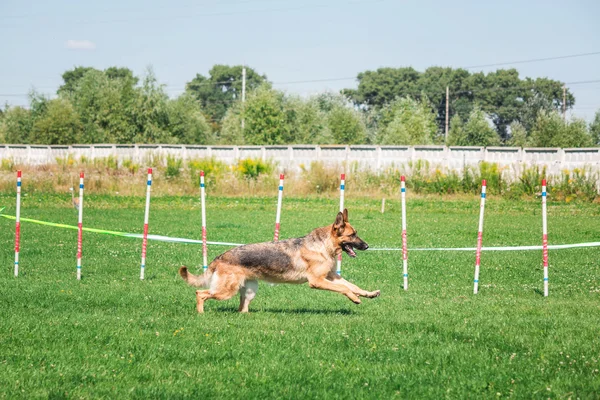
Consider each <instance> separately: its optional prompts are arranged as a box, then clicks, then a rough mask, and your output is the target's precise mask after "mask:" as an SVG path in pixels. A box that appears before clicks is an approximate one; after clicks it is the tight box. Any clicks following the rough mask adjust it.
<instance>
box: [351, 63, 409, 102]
mask: <svg viewBox="0 0 600 400" xmlns="http://www.w3.org/2000/svg"><path fill="white" fill-rule="evenodd" d="M419 78H420V73H419V71H417V70H415V69H414V68H412V67H408V68H379V69H377V70H376V71H365V72H361V73H359V74H358V76H357V80H358V88H357V89H344V90H343V91H342V93H343V94H344V95H346V96H348V97H349V98H350V100H352V101H353V102H354V103H355V104H357V105H364V106H367V107H375V108H377V107H383V106H384V105H385V104H387V103H389V102H391V101H393V100H394V99H396V98H398V97H406V96H414V95H415V94H418V93H420V92H421V90H420V88H419V86H418V81H419Z"/></svg>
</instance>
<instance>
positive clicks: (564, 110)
mask: <svg viewBox="0 0 600 400" xmlns="http://www.w3.org/2000/svg"><path fill="white" fill-rule="evenodd" d="M562 106H563V109H562V112H563V122H566V121H567V85H563V104H562Z"/></svg>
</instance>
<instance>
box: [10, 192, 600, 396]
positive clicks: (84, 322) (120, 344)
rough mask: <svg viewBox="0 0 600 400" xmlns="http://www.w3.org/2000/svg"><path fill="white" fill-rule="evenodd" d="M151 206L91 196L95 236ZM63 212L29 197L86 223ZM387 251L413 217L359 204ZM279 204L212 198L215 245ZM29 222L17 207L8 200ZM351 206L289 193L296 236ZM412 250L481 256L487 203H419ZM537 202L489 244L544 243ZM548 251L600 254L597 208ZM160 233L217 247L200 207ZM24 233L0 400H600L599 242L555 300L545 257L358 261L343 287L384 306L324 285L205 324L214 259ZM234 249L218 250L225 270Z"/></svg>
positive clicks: (371, 237) (555, 219)
mask: <svg viewBox="0 0 600 400" xmlns="http://www.w3.org/2000/svg"><path fill="white" fill-rule="evenodd" d="M143 202H144V199H143V198H117V197H95V196H92V195H90V196H88V197H87V198H86V209H85V213H84V226H88V227H94V228H104V229H110V230H119V231H127V232H141V228H142V223H143ZM67 204H68V202H67V201H65V199H61V200H59V199H58V198H57V197H46V196H43V195H30V196H26V197H24V202H23V209H22V217H28V218H35V219H42V220H47V221H53V222H60V223H68V224H73V225H76V223H77V214H76V211H75V210H74V209H73V208H69V207H68V206H67ZM346 204H347V206H348V209H349V211H350V222H351V223H352V224H353V226H354V227H355V228H357V230H358V232H359V235H360V236H361V237H362V238H363V239H364V240H366V241H367V242H368V243H369V245H370V246H371V247H372V248H378V247H399V246H400V242H401V239H400V212H399V211H400V210H399V204H398V202H397V201H395V202H394V201H388V204H387V211H386V213H385V214H384V215H382V214H381V213H380V212H379V208H380V203H379V201H375V200H361V199H355V198H351V197H350V198H347V200H346ZM275 205H276V199H275V198H269V199H256V198H249V199H244V198H210V197H209V199H208V210H207V213H208V236H209V240H215V241H232V242H241V243H249V242H260V241H268V240H271V239H272V236H273V226H274V218H275ZM0 206H7V209H6V210H5V211H4V213H5V214H9V215H11V214H12V215H14V196H9V195H0ZM336 207H337V200H327V199H308V200H303V199H284V208H283V213H282V233H281V236H282V238H286V237H295V236H302V235H304V234H306V233H308V232H309V231H310V230H311V229H312V228H315V227H318V226H323V225H326V224H330V223H332V222H333V220H334V218H335V212H336ZM408 207H409V208H408V218H409V220H408V243H409V248H410V247H473V246H475V244H476V243H475V242H476V236H477V232H476V231H477V221H478V213H479V199H478V197H476V196H473V198H472V199H470V200H460V201H458V200H454V201H452V200H444V201H442V200H439V199H435V198H432V199H416V198H409V200H408ZM540 210H541V206H540V204H539V202H516V201H515V202H510V201H506V200H499V199H495V198H494V197H490V198H489V199H488V204H487V206H486V221H485V229H484V246H505V245H506V246H509V245H537V244H540V242H541V216H540ZM548 221H549V222H548V225H549V237H550V244H562V243H579V242H593V241H599V240H600V207H599V206H598V205H597V204H586V205H581V204H564V203H560V204H559V203H550V204H549V220H548ZM150 233H155V234H161V235H170V236H179V237H188V238H200V212H199V207H198V204H197V201H196V199H193V198H175V197H160V198H155V199H153V203H152V211H151V215H150ZM76 235H77V233H76V231H71V230H62V229H56V228H50V227H45V226H39V225H34V224H31V223H23V225H22V244H21V266H20V271H21V274H20V276H19V277H18V278H15V277H14V276H13V257H14V247H13V246H14V221H11V220H8V219H5V218H0V250H1V251H0V261H1V265H2V267H1V269H0V272H1V273H0V310H1V311H0V312H1V317H0V397H1V398H111V399H113V398H170V399H174V398H175V399H176V398H196V399H197V398H373V399H384V398H392V397H398V398H434V399H438V398H506V397H512V398H573V399H575V398H596V399H597V398H599V397H600V373H599V369H600V362H599V360H600V248H587V249H573V250H551V251H550V297H548V298H544V297H543V296H542V294H541V293H542V291H541V290H542V287H543V286H542V268H541V251H523V252H484V253H483V255H482V268H481V275H480V293H479V294H478V295H473V294H472V291H473V271H474V262H475V255H474V252H417V251H414V252H409V273H410V288H409V291H408V292H405V291H404V290H402V260H401V253H400V252H376V251H367V252H361V253H359V254H358V257H357V258H356V259H350V258H348V257H347V256H344V263H343V267H342V269H343V275H344V276H345V277H346V278H347V279H349V280H351V281H353V282H354V283H356V284H358V285H359V286H361V287H363V288H365V289H368V290H375V289H380V290H381V297H379V298H377V299H372V300H369V299H365V300H363V303H362V304H361V305H354V304H352V303H351V302H350V301H348V300H347V299H346V298H345V297H343V296H342V295H339V294H336V293H331V292H323V291H317V290H312V289H310V288H308V286H307V285H302V286H292V285H276V286H271V285H267V284H262V283H261V285H260V289H259V293H258V296H257V298H256V299H255V300H254V302H253V303H252V305H251V313H250V314H247V315H240V314H238V313H237V312H236V311H237V306H238V299H237V297H236V298H234V299H231V300H229V301H225V302H216V301H208V302H207V303H206V313H205V314H204V315H200V316H199V315H197V314H196V311H195V296H194V291H195V289H194V288H192V287H189V286H186V285H185V284H184V283H183V281H182V280H181V279H180V278H179V276H178V275H177V269H178V267H179V266H180V265H182V264H186V265H189V266H193V268H192V270H195V268H196V267H197V266H198V265H200V264H201V262H202V255H201V246H198V245H182V244H168V243H159V242H150V244H149V247H148V260H147V268H146V280H145V281H140V280H139V267H140V252H141V241H140V240H138V239H128V238H119V237H112V236H107V235H100V234H93V233H84V247H83V279H82V280H81V281H79V282H78V281H77V280H76V279H75V276H76V269H75V261H76V260H75V252H76ZM225 249H226V247H217V246H212V247H209V253H210V257H211V259H212V257H214V256H216V255H217V254H219V253H220V252H222V251H224V250H225Z"/></svg>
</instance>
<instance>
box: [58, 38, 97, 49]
mask: <svg viewBox="0 0 600 400" xmlns="http://www.w3.org/2000/svg"><path fill="white" fill-rule="evenodd" d="M65 46H66V47H67V49H71V50H94V49H95V48H96V43H94V42H92V41H89V40H72V39H69V40H67V43H65Z"/></svg>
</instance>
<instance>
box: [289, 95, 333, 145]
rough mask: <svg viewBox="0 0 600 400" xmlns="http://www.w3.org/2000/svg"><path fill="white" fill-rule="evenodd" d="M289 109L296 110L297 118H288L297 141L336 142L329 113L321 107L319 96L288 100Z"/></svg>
mask: <svg viewBox="0 0 600 400" xmlns="http://www.w3.org/2000/svg"><path fill="white" fill-rule="evenodd" d="M287 105H288V108H289V109H294V110H295V115H294V116H295V118H294V119H293V120H292V119H291V118H289V119H288V123H289V124H290V125H291V129H292V130H293V131H294V133H293V136H294V138H295V140H294V142H295V143H314V144H331V143H333V142H334V140H333V136H332V134H331V130H330V129H329V125H328V123H327V113H326V112H325V111H323V110H322V109H321V107H320V100H319V98H318V97H315V96H312V97H310V98H309V99H307V100H304V99H300V98H298V97H295V98H292V99H290V101H288V102H287Z"/></svg>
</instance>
